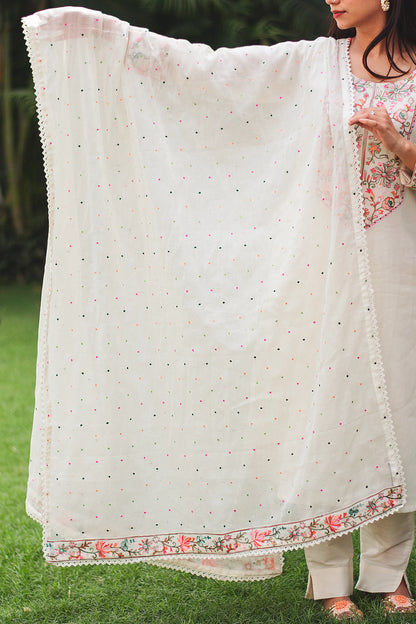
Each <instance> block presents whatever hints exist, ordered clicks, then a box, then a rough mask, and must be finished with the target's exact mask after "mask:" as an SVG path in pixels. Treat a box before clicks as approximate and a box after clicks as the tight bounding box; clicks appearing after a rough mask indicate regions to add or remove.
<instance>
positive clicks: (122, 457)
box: [25, 0, 416, 615]
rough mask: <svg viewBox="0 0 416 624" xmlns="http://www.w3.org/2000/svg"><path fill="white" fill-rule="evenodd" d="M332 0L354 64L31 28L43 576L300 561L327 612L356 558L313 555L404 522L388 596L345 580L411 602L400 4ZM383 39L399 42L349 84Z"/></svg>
mask: <svg viewBox="0 0 416 624" xmlns="http://www.w3.org/2000/svg"><path fill="white" fill-rule="evenodd" d="M330 4H331V8H332V9H333V10H334V11H335V10H336V11H337V12H334V17H336V19H337V20H338V22H339V26H340V27H341V28H342V29H343V30H342V32H344V29H347V30H346V32H347V33H348V29H349V28H355V30H354V32H353V33H351V34H354V36H353V40H352V44H351V49H350V53H351V54H350V55H349V50H348V42H347V40H345V39H341V40H340V41H339V42H336V41H335V40H334V39H327V38H320V39H318V40H317V41H315V42H299V43H290V42H288V43H282V44H278V45H276V46H272V47H270V48H269V47H265V46H250V47H247V48H238V49H234V50H228V49H219V50H217V51H213V50H211V49H210V48H208V47H207V46H203V45H197V44H190V43H189V42H186V41H180V40H179V41H178V40H174V39H170V38H167V37H161V36H160V35H156V34H154V33H149V32H148V31H147V30H145V29H143V28H136V27H130V26H129V25H128V24H126V23H125V22H120V21H119V20H117V19H115V18H113V17H111V16H105V15H102V14H100V13H98V12H95V11H89V10H86V9H80V8H71V7H66V8H62V9H54V10H48V11H44V12H40V13H39V14H36V15H34V16H31V17H29V18H26V19H25V32H26V35H27V40H28V45H29V51H30V55H31V60H32V67H33V72H34V77H35V85H36V89H37V96H38V104H39V115H40V121H41V130H42V138H43V147H44V154H45V166H46V171H47V178H48V186H49V205H50V216H51V219H50V222H51V233H50V239H49V253H48V256H47V266H46V272H45V276H46V279H45V284H44V289H43V295H42V312H41V324H40V339H39V346H40V348H39V374H38V377H37V410H36V416H35V424H34V429H33V437H32V457H31V467H30V477H29V488H28V497H27V510H28V513H29V514H30V515H31V516H33V517H34V518H35V519H36V520H38V521H39V522H41V523H42V524H43V526H44V552H45V556H46V558H47V560H48V561H50V562H52V563H57V564H62V565H73V564H78V563H105V562H111V563H115V562H129V561H148V562H151V563H157V564H159V565H162V566H166V567H173V568H177V569H185V570H188V571H193V572H195V573H198V574H203V575H205V576H211V577H215V578H227V579H230V580H238V579H244V580H255V579H259V578H262V579H264V578H269V577H271V576H276V575H278V574H279V573H280V571H281V558H280V553H281V552H282V551H283V550H288V549H292V548H299V547H307V546H312V544H316V545H317V546H316V549H315V548H310V551H307V556H308V563H309V567H310V574H311V584H310V590H309V595H310V596H312V595H313V597H314V598H317V599H319V598H322V599H324V600H326V601H327V603H326V604H327V608H328V609H331V608H332V605H333V603H339V602H340V601H339V599H338V598H339V597H341V598H344V597H346V596H347V595H348V594H349V593H350V592H351V587H350V568H351V565H350V562H349V561H347V562H346V563H345V564H344V565H343V566H340V565H339V564H338V563H336V564H334V561H333V560H332V561H331V560H329V565H327V563H326V559H325V557H324V555H323V552H324V551H325V550H326V549H327V550H329V551H330V552H334V549H335V550H336V548H337V545H339V544H344V543H345V542H347V544H348V543H349V542H348V540H349V537H348V536H349V534H350V533H351V531H352V530H353V529H356V528H358V527H361V526H369V525H372V523H373V522H374V520H377V519H379V518H380V522H379V524H375V525H374V526H380V527H382V526H388V527H390V526H391V523H392V522H393V519H394V522H396V518H398V520H397V522H398V523H399V524H400V525H402V524H403V522H405V525H406V526H405V527H404V528H405V529H406V530H407V531H408V532H407V533H406V536H405V537H400V542H401V545H402V547H403V550H404V552H403V553H401V561H400V565H399V564H397V566H398V572H397V571H396V573H395V576H394V579H393V581H394V583H393V585H394V586H393V585H392V584H391V583H390V581H391V579H389V584H388V585H386V586H385V587H384V586H383V587H381V586H377V585H376V584H374V585H373V586H370V584H369V582H368V581H366V582H365V583H364V581H362V583H361V582H360V586H361V587H362V588H363V589H367V590H370V591H384V592H390V591H391V592H393V593H394V592H397V591H398V592H399V593H400V595H403V596H404V598H403V600H406V590H405V588H404V586H403V584H402V583H401V581H402V578H403V576H404V573H405V568H406V563H407V558H408V554H409V552H410V548H411V544H412V540H413V537H412V535H410V533H411V530H410V525H411V524H412V519H411V515H410V514H400V513H395V515H393V516H392V518H390V515H391V513H392V511H395V512H399V511H406V512H411V511H413V510H414V509H415V505H416V491H415V490H416V483H413V481H410V482H409V483H408V484H407V486H408V487H407V492H408V499H407V507H406V501H405V499H404V496H403V492H404V491H405V478H404V477H405V475H412V471H413V469H414V457H413V455H412V453H411V449H409V444H408V440H409V438H411V437H412V435H413V431H414V430H415V422H414V420H412V418H413V414H414V413H416V406H415V409H412V408H413V406H414V404H415V397H414V396H413V377H412V374H411V370H412V369H413V368H414V357H413V351H412V342H411V340H409V336H413V335H415V334H416V327H415V326H414V324H415V315H414V313H413V306H414V304H413V301H414V294H413V293H414V261H415V257H416V253H415V248H414V239H415V237H414V229H415V227H416V221H415V212H414V195H413V192H414V191H413V190H412V189H407V188H406V190H405V192H404V185H407V186H412V185H413V184H414V182H413V175H412V171H413V169H414V165H415V161H416V156H415V153H414V147H412V146H411V144H410V141H407V140H406V141H405V142H404V140H402V138H400V134H398V132H397V130H394V129H392V124H391V122H390V117H392V118H394V119H395V121H396V122H399V123H401V126H399V129H400V130H401V132H402V133H403V134H405V135H406V138H407V136H408V135H409V133H410V132H411V130H412V129H413V112H414V108H415V106H414V101H413V100H411V98H412V97H413V96H412V91H411V88H412V85H413V82H412V81H411V80H410V79H408V76H407V75H408V74H409V76H410V75H412V68H413V60H412V59H413V49H414V42H415V39H416V38H415V37H413V35H409V36H406V37H401V38H400V37H399V35H400V33H401V30H400V29H401V26H400V23H401V22H403V23H405V24H406V25H408V24H410V25H411V24H412V23H413V21H412V20H413V17H414V15H413V12H414V9H413V8H412V6H413V5H412V4H411V2H410V0H409V1H408V2H406V3H405V2H399V0H394V2H393V3H392V7H391V8H390V9H389V11H387V10H386V11H384V10H383V8H382V6H381V5H380V4H379V0H371V1H368V2H367V3H366V4H365V5H364V6H362V2H358V0H344V1H342V0H339V1H337V0H334V2H332V3H330ZM383 7H384V8H385V9H386V8H387V7H386V5H385V3H384V2H383ZM390 10H391V13H390ZM398 16H399V17H400V20H401V21H400V20H399V21H397V20H398V19H399V18H398ZM386 20H387V22H386ZM390 22H392V27H391V28H392V32H393V33H394V35H396V33H397V36H398V37H399V40H400V41H402V39H404V40H405V44H406V45H402V46H401V47H400V45H398V44H397V43H396V40H395V39H394V43H395V45H394V54H393V58H392V63H391V65H392V67H391V70H390V73H389V67H390V65H389V62H385V60H384V57H385V56H386V53H385V52H383V50H384V48H383V47H381V45H382V44H380V45H378V47H375V48H374V50H372V51H370V53H369V54H368V63H367V65H368V68H369V69H366V70H365V69H364V68H365V67H366V64H365V62H364V64H363V61H362V56H363V52H364V50H365V47H366V45H367V44H368V43H369V42H370V41H372V39H374V36H375V35H377V34H378V33H379V32H381V31H382V29H383V26H384V24H385V23H387V24H390ZM389 32H390V31H389ZM388 42H390V43H388V46H387V51H388V50H393V47H392V46H393V42H392V41H391V39H390V38H389V39H388ZM389 46H390V47H389ZM398 52H400V54H399V57H398V58H396V56H397V54H398ZM390 56H391V55H390ZM365 58H366V57H365V56H364V59H365ZM350 65H351V67H352V70H353V73H354V74H355V75H356V76H357V77H356V79H355V81H353V79H352V76H351V71H350ZM373 70H375V73H376V76H375V78H376V79H379V78H381V79H382V80H383V79H384V78H383V77H384V76H386V75H387V74H388V75H389V76H391V77H390V78H389V79H388V80H387V87H386V88H384V86H383V84H382V85H381V86H382V88H383V91H382V94H381V95H380V96H379V95H378V94H376V88H377V87H378V85H377V84H376V83H373V82H366V79H368V78H369V76H370V77H371V76H373V75H372V74H371V71H373ZM366 72H370V73H369V74H368V73H366ZM373 77H374V76H373ZM392 78H396V79H399V80H400V81H401V82H399V83H397V82H396V81H395V80H393V79H392ZM354 83H355V85H356V86H355V87H354V88H355V89H356V90H358V92H359V94H360V97H359V100H357V104H360V105H361V106H363V105H364V109H365V111H364V112H358V111H357V112H358V117H352V119H351V120H350V123H351V124H352V125H354V124H359V126H360V128H361V130H360V132H361V131H362V136H360V138H359V141H360V147H361V151H362V161H361V162H360V159H359V158H358V151H357V145H356V136H355V132H354V131H353V130H352V129H351V126H348V123H347V121H346V120H348V119H349V118H351V116H352V113H353V98H352V93H353V86H354ZM390 84H391V87H392V94H391V96H390V95H389V96H388V97H387V95H386V93H387V92H388V91H389V88H390V87H389V85H390ZM368 85H370V87H371V89H373V90H374V93H373V91H371V89H370V91H371V94H370V95H369V94H368V93H367V90H368V89H369V87H368ZM384 89H385V90H384ZM385 91H386V92H385ZM408 91H409V94H410V99H409V100H406V102H405V104H403V102H402V98H403V97H404V95H406V97H407V95H408ZM389 93H390V92H389ZM369 97H371V98H372V99H371V100H370V101H369ZM389 98H390V99H391V102H390V100H389ZM379 100H380V103H385V104H386V107H385V108H384V107H382V106H377V103H378V101H379ZM369 104H371V106H369ZM386 109H387V111H386ZM92 111H93V113H92ZM372 133H374V139H373V138H372V136H373V134H372ZM390 150H394V153H395V154H397V160H396V158H395V156H394V155H393V154H392V153H391V152H390ZM372 159H374V162H373V160H372ZM368 161H370V165H368V164H367V163H368ZM368 167H370V170H369V171H367V169H368ZM360 174H361V177H360ZM363 186H364V190H365V194H364V196H365V200H366V201H365V204H364V207H363V201H362V193H361V189H362V187H363ZM399 205H400V207H399ZM395 208H398V209H397V210H395ZM363 210H364V217H365V224H366V226H368V227H367V228H366V230H365V229H364V219H363ZM383 216H386V218H383V219H382V218H381V217H383ZM370 226H371V227H370ZM370 265H371V266H370ZM373 286H374V292H373ZM375 311H376V312H377V316H378V321H379V328H378V327H377V322H376V320H377V319H376V315H375ZM392 324H394V326H393V327H394V331H392ZM381 351H382V353H381ZM381 355H383V356H384V360H385V362H384V366H383V361H382V360H383V358H381ZM385 373H386V375H385ZM389 398H390V404H391V407H392V411H393V416H392V415H391V410H390V404H389ZM396 434H397V441H398V444H396V440H395V435H396ZM39 449H41V450H42V452H41V453H40V452H39ZM399 450H400V453H399ZM400 456H401V457H400ZM401 459H402V460H403V464H404V470H402V467H401ZM357 466H359V469H357ZM403 518H404V519H405V520H404V521H403V520H402V521H401V522H399V520H401V519H403ZM406 518H407V520H406ZM366 531H367V533H366ZM403 531H404V529H403V530H402V529H400V535H402V533H403ZM385 532H387V533H388V534H389V535H390V534H394V535H395V536H396V537H397V536H398V535H399V529H398V528H395V529H394V530H393V531H389V530H387V531H385ZM365 535H368V536H370V535H371V532H369V531H368V529H366V530H365V531H363V537H364V536H365ZM338 536H342V537H339V540H332V539H331V540H330V541H328V540H329V538H334V537H338ZM371 539H373V540H374V539H378V538H371ZM367 541H370V537H368V538H367ZM325 544H329V546H325ZM349 548H350V547H349V546H347V550H348V549H349ZM371 550H372V547H371V544H370V546H369V547H368V548H367V554H368V553H370V552H371ZM398 550H401V548H398ZM314 553H315V554H314ZM344 559H345V557H344ZM374 559H375V560H376V561H374ZM377 561H378V559H377V556H376V557H373V558H372V559H371V561H369V562H368V563H367V564H366V566H367V568H371V569H374V567H375V566H376V565H377ZM395 565H396V564H395ZM388 566H389V568H390V567H391V562H390V561H389V562H388ZM334 568H337V571H336V572H335V569H334ZM338 568H342V569H340V570H338ZM322 569H323V572H321V570H322ZM328 570H329V571H328ZM363 570H364V567H363ZM328 577H329V578H331V580H332V579H335V580H337V578H338V577H340V578H341V581H342V582H341V581H340V583H339V584H337V586H336V587H335V584H334V586H333V588H332V587H331V589H330V593H329V594H326V595H325V594H324V593H323V592H322V585H325V586H326V585H328V586H329V583H328V582H327V579H328ZM371 578H372V579H373V578H375V575H374V574H373V573H371ZM391 585H392V586H391ZM341 602H342V601H341ZM344 602H347V605H346V606H347V607H348V608H349V609H350V611H351V612H354V609H353V607H352V606H350V603H349V602H348V601H344ZM344 606H345V605H344ZM401 606H403V605H401ZM405 606H406V605H405ZM411 607H413V603H409V605H408V606H407V607H406V608H411ZM341 608H342V607H341ZM339 610H340V607H339V605H335V608H333V609H332V611H331V612H334V614H335V615H336V614H337V613H338V611H339Z"/></svg>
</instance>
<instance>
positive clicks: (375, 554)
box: [305, 512, 415, 600]
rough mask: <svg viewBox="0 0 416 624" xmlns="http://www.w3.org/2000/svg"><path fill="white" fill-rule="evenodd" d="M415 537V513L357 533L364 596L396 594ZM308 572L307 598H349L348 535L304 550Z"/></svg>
mask: <svg viewBox="0 0 416 624" xmlns="http://www.w3.org/2000/svg"><path fill="white" fill-rule="evenodd" d="M414 534H415V520H414V512H411V513H395V514H393V515H391V516H387V518H383V519H382V520H378V521H377V522H373V523H371V524H367V525H365V526H363V527H362V528H361V529H360V543H361V556H360V577H359V579H358V582H357V585H356V588H357V589H360V590H362V591H365V592H374V593H378V592H380V593H383V592H391V591H395V590H396V589H397V587H398V586H399V585H400V582H401V580H402V578H403V577H404V578H405V580H406V582H407V579H406V568H407V564H408V562H409V557H410V553H411V552H412V548H413V542H414ZM305 557H306V563H307V564H308V569H309V581H308V588H307V590H306V598H313V599H315V600H320V599H324V598H333V597H336V596H350V595H351V594H352V591H353V565H352V559H353V545H352V535H351V533H348V534H346V535H342V536H340V537H337V538H335V539H332V540H328V541H326V542H322V543H321V544H317V545H315V546H309V547H307V548H305Z"/></svg>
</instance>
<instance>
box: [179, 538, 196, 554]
mask: <svg viewBox="0 0 416 624" xmlns="http://www.w3.org/2000/svg"><path fill="white" fill-rule="evenodd" d="M194 541H195V538H194V537H186V536H185V535H180V536H179V537H178V542H179V546H180V548H181V551H182V552H186V551H187V550H189V549H190V548H191V546H192V542H194Z"/></svg>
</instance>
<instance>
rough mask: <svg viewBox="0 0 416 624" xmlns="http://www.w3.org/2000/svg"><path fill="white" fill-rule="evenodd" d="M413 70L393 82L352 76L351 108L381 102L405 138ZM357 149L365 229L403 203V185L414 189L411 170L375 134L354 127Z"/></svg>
mask: <svg viewBox="0 0 416 624" xmlns="http://www.w3.org/2000/svg"><path fill="white" fill-rule="evenodd" d="M415 76H416V72H413V74H412V75H411V76H409V77H408V78H404V79H402V80H398V81H396V82H386V83H375V82H371V81H365V80H362V79H360V78H356V77H354V80H353V84H354V91H355V111H358V110H360V109H361V108H367V107H369V106H378V105H381V104H384V105H385V106H386V108H387V111H388V113H389V115H390V117H391V118H392V120H393V123H394V125H395V127H396V129H397V130H398V131H399V132H400V134H402V135H403V136H404V137H408V136H409V135H410V133H411V131H412V129H413V126H414V122H415V105H416V84H415ZM357 141H358V148H359V150H360V152H361V155H362V161H361V176H362V184H363V196H364V222H365V227H366V228H369V227H370V226H372V225H373V224H374V223H376V222H377V221H379V220H380V219H382V218H383V217H385V216H387V215H388V214H390V213H391V212H392V211H393V210H395V209H396V208H398V207H399V206H400V204H401V203H402V202H403V197H404V191H405V186H410V187H412V188H416V178H415V176H414V175H412V173H410V176H407V178H408V179H404V177H405V175H406V172H405V171H403V165H402V164H401V162H400V160H399V159H398V158H397V157H396V156H395V154H393V153H392V152H389V151H388V150H387V149H386V148H385V147H384V146H383V144H382V143H381V141H379V140H378V139H377V138H376V137H374V136H373V135H372V134H370V133H368V132H366V131H365V130H364V129H363V128H360V127H358V136H357Z"/></svg>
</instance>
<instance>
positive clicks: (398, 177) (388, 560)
mask: <svg viewBox="0 0 416 624" xmlns="http://www.w3.org/2000/svg"><path fill="white" fill-rule="evenodd" d="M326 1H327V4H328V5H329V7H330V9H331V12H332V15H333V24H332V28H331V34H332V35H333V36H335V37H336V38H339V37H345V36H350V37H351V43H350V48H349V52H350V61H351V71H352V74H353V76H354V92H355V109H356V112H355V114H354V116H353V117H352V118H351V119H350V122H349V123H350V125H356V126H358V128H359V132H358V142H359V149H360V153H361V163H362V168H361V176H362V186H363V191H364V216H365V221H366V228H367V234H368V244H369V252H370V263H371V265H372V273H373V278H374V280H375V282H374V285H375V289H376V297H379V300H380V303H381V307H380V309H381V314H380V312H379V314H380V315H381V318H380V329H381V332H382V348H383V347H384V349H385V351H384V353H383V355H384V360H385V362H386V364H387V366H388V362H389V359H391V358H393V360H394V365H391V366H390V370H389V371H388V375H387V383H388V385H389V386H390V391H391V392H393V393H394V396H393V397H392V408H393V416H394V415H395V407H396V406H397V408H398V411H399V412H401V415H400V417H399V418H401V419H403V418H406V417H407V418H409V415H406V414H403V411H402V406H401V405H400V400H398V399H397V398H396V397H398V395H399V394H400V392H401V391H402V388H403V384H402V383H401V382H400V378H399V375H400V373H399V370H398V365H399V362H400V355H399V354H400V349H403V345H400V344H397V343H395V344H391V342H387V341H388V338H387V335H386V334H387V333H388V332H391V330H392V327H394V326H395V325H396V323H400V322H403V320H402V321H401V320H400V319H399V318H398V317H397V316H395V314H397V311H396V310H395V311H393V310H394V308H393V307H392V305H391V303H392V298H393V299H394V298H395V297H400V293H399V292H395V293H394V294H393V293H392V292H389V291H388V290H387V292H386V288H385V282H384V281H383V280H385V279H387V280H389V279H390V275H392V277H393V279H394V271H396V269H397V267H394V266H393V265H392V262H391V259H389V258H388V256H389V255H390V253H391V251H390V250H389V243H388V242H386V238H387V239H388V238H389V237H395V236H398V237H400V238H402V237H403V233H402V232H401V231H400V230H402V229H403V228H404V229H405V228H406V227H407V226H406V221H403V222H401V224H400V225H399V229H397V228H398V220H397V219H396V222H395V223H390V221H389V220H390V216H393V217H395V216H396V215H394V214H393V215H392V213H393V211H394V210H395V209H396V208H398V209H399V210H400V208H399V205H400V204H401V203H402V201H403V200H402V193H403V191H404V193H405V197H407V196H408V195H413V194H414V193H415V191H416V177H415V164H416V145H415V144H414V142H413V141H412V140H409V139H410V133H411V130H412V128H413V125H414V115H415V102H416V86H415V80H416V67H415V63H416V27H415V19H416V10H415V7H414V3H411V2H405V1H404V2H402V1H400V0H382V1H381V2H380V1H379V0H367V1H366V2H361V1H360V0H326ZM380 163H382V165H383V166H384V172H383V173H381V172H380V169H377V166H378V167H380ZM389 168H390V173H389ZM377 175H378V177H376V176H377ZM389 176H390V179H389ZM391 176H392V177H391ZM403 186H405V187H406V189H404V188H403ZM405 201H406V200H405ZM407 201H412V202H413V203H414V198H413V197H407ZM384 217H386V219H385V222H381V219H383V218H384ZM408 225H409V224H408ZM409 227H410V225H409ZM379 228H380V230H381V231H380V232H379ZM383 228H384V229H383ZM390 228H391V229H390ZM389 229H390V232H389ZM399 253H400V252H399ZM403 254H404V255H406V251H405V250H403ZM382 255H384V257H386V256H387V258H388V259H387V262H385V261H384V262H383V261H382V260H381V262H380V258H381V256H382ZM383 264H384V266H380V265H383ZM410 269H411V267H410ZM405 270H406V269H405ZM389 273H390V275H389ZM399 288H400V287H399ZM383 298H385V299H384V300H383ZM383 308H384V311H385V316H384V315H383ZM392 311H393V312H392ZM383 338H384V344H383ZM402 340H403V339H402ZM399 342H400V339H399ZM392 349H393V352H390V351H391V350H392ZM394 366H396V367H397V368H396V370H393V369H394ZM400 370H402V368H401V367H400ZM399 388H400V390H399ZM396 418H397V417H396ZM398 426H400V425H398ZM401 426H402V427H403V428H404V431H405V430H406V424H403V423H402V425H401ZM413 541H414V517H413V512H411V511H409V512H408V513H402V514H396V515H394V516H392V517H391V518H387V519H385V520H381V521H380V522H377V523H375V524H370V525H367V526H366V527H364V528H363V529H362V530H361V573H360V579H359V581H358V583H357V587H358V589H360V590H362V591H367V592H379V593H382V594H384V596H385V600H384V604H385V607H386V609H387V610H391V611H402V612H415V610H416V603H415V601H414V600H412V599H411V597H410V591H409V587H408V584H407V582H406V577H405V571H406V566H407V563H408V560H409V556H410V552H411V550H412V547H413ZM305 554H306V559H307V562H308V566H309V571H310V585H309V591H308V596H309V597H312V596H313V597H314V598H315V599H318V598H321V599H323V600H324V605H325V608H326V609H328V610H329V612H330V613H332V614H334V615H335V616H339V617H341V616H342V617H346V616H348V615H349V616H351V617H354V616H356V615H360V612H359V611H358V609H357V608H356V607H355V605H354V604H353V603H352V602H351V599H350V598H349V596H350V594H351V593H352V555H353V552H352V542H351V538H350V536H344V537H341V538H338V539H337V540H336V541H330V542H328V543H324V544H322V545H318V546H315V547H312V548H306V549H305Z"/></svg>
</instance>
